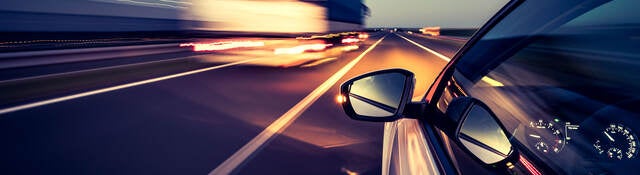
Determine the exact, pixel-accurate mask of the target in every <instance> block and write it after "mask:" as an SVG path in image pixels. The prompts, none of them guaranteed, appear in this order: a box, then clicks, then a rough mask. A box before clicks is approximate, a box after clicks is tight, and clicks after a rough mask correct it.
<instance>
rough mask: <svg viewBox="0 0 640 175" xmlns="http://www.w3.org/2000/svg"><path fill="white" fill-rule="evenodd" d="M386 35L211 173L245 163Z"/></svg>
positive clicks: (226, 172) (226, 170)
mask: <svg viewBox="0 0 640 175" xmlns="http://www.w3.org/2000/svg"><path fill="white" fill-rule="evenodd" d="M385 37H386V36H384V37H382V38H380V39H379V40H378V41H376V42H375V43H374V44H373V45H371V46H370V47H369V48H368V49H367V50H365V51H364V52H362V53H361V54H360V55H359V56H358V57H356V59H354V60H353V61H351V62H349V63H348V64H347V65H345V66H344V67H342V69H340V70H338V72H336V73H335V74H333V75H332V76H331V77H329V79H327V80H326V81H325V82H324V83H322V84H321V85H320V86H318V87H317V88H316V89H315V90H313V91H312V92H311V93H310V94H309V95H307V96H306V97H305V98H304V99H302V100H301V101H300V102H298V104H296V105H295V106H293V107H292V108H291V109H289V111H287V112H286V113H284V114H283V115H282V116H280V117H279V118H278V119H277V120H276V121H274V122H273V123H271V124H270V125H269V126H268V127H267V128H265V129H264V130H263V131H262V132H260V134H258V135H257V136H256V137H254V138H253V139H251V141H249V142H248V143H247V144H245V145H244V146H242V148H240V149H239V150H238V151H236V152H235V153H234V154H233V155H231V156H230V157H229V158H227V160H225V161H224V162H222V164H220V165H218V167H216V168H215V169H213V170H212V171H211V172H210V173H209V174H210V175H214V174H230V173H231V172H232V171H233V170H235V169H236V168H237V167H238V166H239V165H240V164H242V163H244V162H245V161H246V160H247V158H248V157H249V156H251V155H252V154H253V153H254V152H256V150H258V149H259V148H260V147H262V145H263V144H265V143H266V142H267V141H268V140H269V139H271V138H272V137H273V136H274V135H275V134H278V133H280V132H282V131H284V130H285V129H286V128H287V127H288V126H289V125H290V124H291V123H293V121H295V120H296V119H297V118H298V116H300V114H302V112H304V111H305V110H306V109H307V108H308V107H309V106H311V104H312V103H314V102H315V101H316V100H318V98H320V96H322V94H324V93H325V92H327V91H328V90H329V88H331V87H332V86H333V85H334V84H336V82H338V80H340V78H342V76H344V75H345V74H347V72H349V70H351V68H353V67H354V66H355V65H356V64H357V63H358V62H359V61H360V60H361V59H362V58H363V57H364V56H365V55H366V54H367V53H369V52H370V51H371V50H373V48H375V47H376V46H377V45H378V44H379V43H380V42H381V41H382V40H383V39H384V38H385Z"/></svg>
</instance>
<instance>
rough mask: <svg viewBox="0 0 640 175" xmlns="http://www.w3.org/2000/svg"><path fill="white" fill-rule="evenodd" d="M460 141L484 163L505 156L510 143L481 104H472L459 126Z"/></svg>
mask: <svg viewBox="0 0 640 175" xmlns="http://www.w3.org/2000/svg"><path fill="white" fill-rule="evenodd" d="M458 139H459V140H460V142H461V143H462V144H463V145H464V146H465V147H466V148H467V149H468V150H469V151H470V152H471V153H473V154H474V155H475V156H476V157H478V158H479V159H480V160H481V161H483V162H484V163H486V164H493V163H496V162H499V161H501V160H504V159H505V158H507V156H508V155H509V153H510V152H511V143H509V139H508V138H507V136H506V135H505V133H504V131H503V130H502V128H501V127H500V125H499V124H498V123H497V121H496V120H495V118H494V117H492V116H491V114H490V113H489V112H488V111H487V110H486V109H484V108H483V107H481V106H478V105H474V106H473V107H472V108H471V110H470V111H469V113H468V114H467V117H466V119H465V120H464V121H463V123H462V126H461V127H460V133H459V134H458Z"/></svg>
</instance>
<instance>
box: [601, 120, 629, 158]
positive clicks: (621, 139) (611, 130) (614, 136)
mask: <svg viewBox="0 0 640 175" xmlns="http://www.w3.org/2000/svg"><path fill="white" fill-rule="evenodd" d="M593 147H594V148H595V149H596V152H597V153H598V154H600V155H605V156H606V157H608V158H610V159H618V160H622V159H632V158H634V157H636V155H637V151H638V137H637V136H636V134H635V133H633V131H631V129H630V128H628V127H626V126H624V125H622V124H619V123H612V124H609V126H608V127H606V128H605V129H604V130H603V131H602V132H601V134H600V135H599V136H598V138H596V142H595V143H594V144H593Z"/></svg>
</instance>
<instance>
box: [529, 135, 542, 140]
mask: <svg viewBox="0 0 640 175" xmlns="http://www.w3.org/2000/svg"><path fill="white" fill-rule="evenodd" d="M529 136H530V137H533V138H538V139H539V138H540V136H539V135H535V134H529Z"/></svg>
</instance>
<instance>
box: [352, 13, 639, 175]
mask: <svg viewBox="0 0 640 175" xmlns="http://www.w3.org/2000/svg"><path fill="white" fill-rule="evenodd" d="M637 7H640V1H636V0H613V1H608V0H607V1H605V0H587V1H555V0H540V1H520V0H515V1H512V2H509V3H508V4H507V5H506V6H505V7H504V8H503V9H501V10H500V11H499V12H498V13H497V14H496V15H495V16H494V17H493V18H491V19H490V20H489V21H488V22H487V23H486V24H485V25H484V26H483V27H482V28H481V29H480V30H479V31H478V32H477V33H476V34H475V35H474V36H473V37H472V38H471V39H470V40H469V41H468V43H467V44H466V45H465V46H464V47H463V48H462V49H461V50H460V51H459V52H458V53H457V54H456V55H455V56H454V57H453V59H452V60H451V61H450V63H449V64H448V65H447V66H446V68H445V69H444V70H443V71H442V73H440V75H439V76H438V78H437V79H436V80H435V81H434V83H433V85H432V86H431V88H430V89H429V90H428V92H426V93H425V96H424V98H423V100H421V101H419V102H415V101H411V97H412V94H411V93H412V92H413V86H414V79H413V73H411V72H409V71H406V70H402V69H389V70H381V71H377V72H372V73H368V74H365V75H362V76H359V77H356V78H353V79H351V80H348V81H346V82H345V83H344V84H343V85H342V86H341V95H342V97H344V98H343V99H344V102H343V103H342V106H343V108H344V110H345V112H346V114H347V115H348V116H350V117H351V118H353V119H356V120H363V121H374V122H389V123H386V124H385V139H384V142H385V145H384V147H383V167H382V169H383V170H382V171H383V174H390V173H391V174H428V173H434V174H635V173H637V167H638V166H640V157H639V156H638V151H639V150H638V147H639V146H640V143H639V138H638V134H639V133H640V35H639V33H640V11H639V10H637V9H636V8H637ZM399 119H403V120H399Z"/></svg>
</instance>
